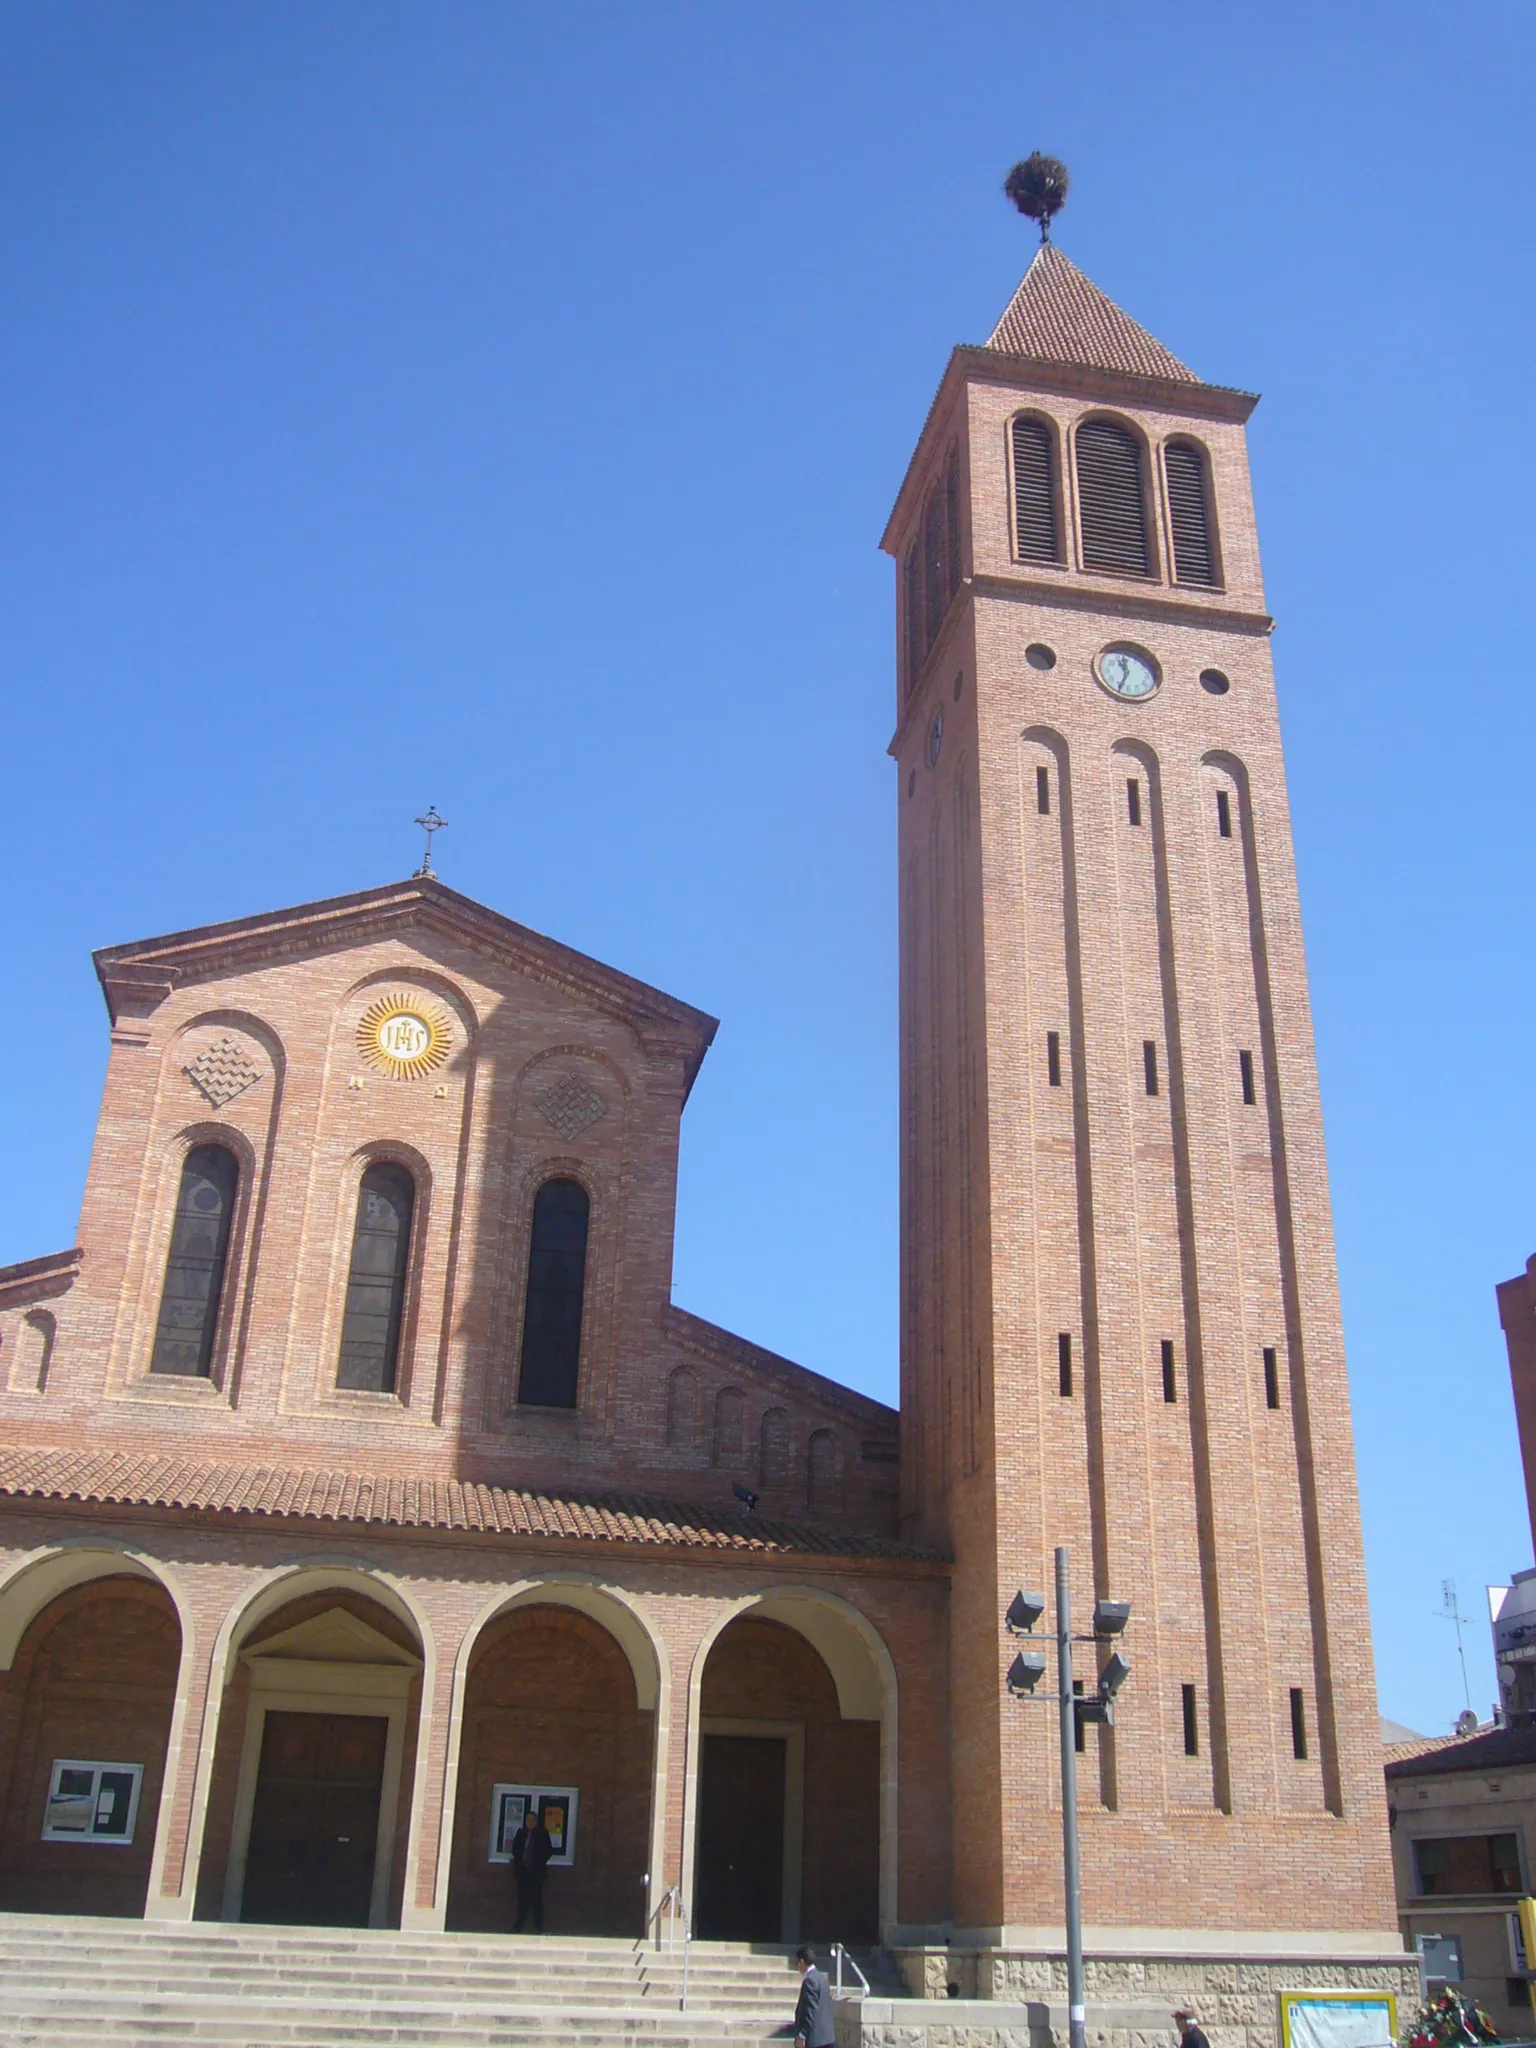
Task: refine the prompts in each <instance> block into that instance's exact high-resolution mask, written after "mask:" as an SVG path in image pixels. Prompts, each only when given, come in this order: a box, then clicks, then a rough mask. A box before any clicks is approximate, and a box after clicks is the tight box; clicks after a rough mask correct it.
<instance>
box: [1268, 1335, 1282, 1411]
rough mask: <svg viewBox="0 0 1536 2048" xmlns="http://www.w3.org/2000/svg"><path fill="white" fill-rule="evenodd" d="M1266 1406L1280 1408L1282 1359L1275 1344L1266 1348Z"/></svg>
mask: <svg viewBox="0 0 1536 2048" xmlns="http://www.w3.org/2000/svg"><path fill="white" fill-rule="evenodd" d="M1264 1406H1265V1407H1266V1408H1278V1407H1279V1406H1280V1359H1279V1355H1278V1353H1277V1352H1276V1350H1275V1347H1274V1346H1273V1344H1266V1345H1265V1346H1264Z"/></svg>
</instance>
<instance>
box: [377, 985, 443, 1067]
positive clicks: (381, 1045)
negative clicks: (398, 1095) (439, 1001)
mask: <svg viewBox="0 0 1536 2048" xmlns="http://www.w3.org/2000/svg"><path fill="white" fill-rule="evenodd" d="M451 1044H452V1034H451V1032H450V1030H449V1027H448V1019H447V1018H446V1017H445V1016H444V1015H443V1013H442V1011H441V1010H440V1009H439V1008H438V1007H437V1005H436V1004H435V1003H429V1002H427V1001H426V1000H425V999H424V998H423V997H421V996H418V995H405V994H401V995H389V996H383V997H381V998H380V1000H379V1001H378V1002H376V1003H373V1004H371V1005H370V1006H369V1008H368V1009H366V1010H365V1011H364V1012H363V1015H362V1017H361V1019H360V1020H359V1023H358V1027H357V1049H358V1051H359V1052H360V1053H361V1054H362V1056H363V1058H364V1059H365V1060H366V1061H367V1062H368V1064H369V1066H371V1067H373V1068H375V1069H376V1070H377V1071H378V1072H379V1073H382V1074H388V1075H389V1076H390V1078H391V1079H392V1080H396V1081H416V1080H419V1079H420V1078H421V1076H422V1075H423V1074H430V1073H432V1072H433V1070H434V1069H435V1068H437V1067H440V1066H441V1065H442V1064H443V1061H444V1060H445V1059H447V1057H448V1051H449V1047H450V1045H451Z"/></svg>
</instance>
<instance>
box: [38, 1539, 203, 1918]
mask: <svg viewBox="0 0 1536 2048" xmlns="http://www.w3.org/2000/svg"><path fill="white" fill-rule="evenodd" d="M125 1567H126V1569H125ZM92 1571H94V1573H95V1575H94V1576H90V1577H87V1578H85V1580H84V1583H75V1584H72V1585H70V1586H69V1588H68V1590H67V1591H64V1592H61V1593H57V1594H55V1595H54V1597H52V1598H51V1599H47V1600H45V1602H44V1603H43V1604H42V1606H41V1607H40V1609H39V1610H38V1611H36V1612H35V1613H33V1614H32V1615H31V1617H30V1619H28V1620H27V1621H26V1623H25V1625H24V1626H22V1627H20V1628H19V1631H18V1635H19V1639H18V1640H17V1641H16V1644H15V1651H14V1655H13V1656H12V1659H11V1663H10V1668H9V1670H8V1671H6V1672H5V1673H4V1674H3V1679H0V1785H3V1786H4V1787H5V1794H4V1806H3V1808H0V1910H4V1911H7V1912H13V1913H15V1912H34V1913H100V1914H108V1915H113V1916H117V1917H122V1918H130V1919H133V1918H138V1917H140V1916H142V1914H143V1911H144V1902H145V1898H146V1896H147V1893H148V1887H149V1874H150V1865H151V1861H152V1859H153V1856H154V1846H155V1829H156V1825H157V1822H158V1819H159V1810H160V1791H161V1786H162V1783H163V1780H164V1775H165V1757H166V1747H167V1744H168V1741H169V1738H170V1730H171V1715H172V1710H173V1708H174V1706H175V1701H176V1679H177V1673H178V1671H179V1669H180V1665H181V1624H180V1621H179V1619H178V1617H177V1613H176V1607H175V1603H174V1602H173V1600H172V1599H171V1596H170V1594H169V1593H168V1592H167V1591H166V1589H165V1588H164V1587H163V1586H162V1585H160V1584H159V1583H158V1581H156V1580H155V1579H153V1578H151V1577H149V1576H148V1575H147V1574H145V1573H143V1572H142V1571H141V1570H139V1569H136V1568H134V1567H133V1566H131V1565H130V1564H129V1561H128V1560H127V1559H126V1558H122V1557H115V1556H105V1555H103V1556H91V1555H87V1554H84V1553H79V1552H75V1553H66V1554H62V1555H61V1556H60V1557H58V1558H55V1559H51V1560H48V1561H47V1562H46V1563H45V1564H44V1565H42V1566H40V1567H38V1568H37V1569H36V1572H35V1574H34V1576H33V1578H32V1580H31V1581H29V1582H28V1585H26V1586H24V1585H22V1584H21V1583H19V1582H18V1583H17V1584H16V1585H14V1586H13V1587H11V1588H8V1589H7V1596H8V1599H9V1600H10V1604H11V1605H14V1604H15V1601H16V1599H19V1598H22V1597H24V1596H25V1595H26V1594H27V1593H28V1592H29V1591H30V1590H31V1589H32V1588H40V1587H43V1586H44V1585H45V1584H49V1583H53V1582H56V1581H57V1580H58V1579H59V1578H60V1577H61V1576H64V1575H66V1574H67V1576H68V1577H69V1578H72V1579H77V1580H78V1579H79V1578H80V1577H81V1576H82V1574H84V1573H87V1572H92ZM21 1618H22V1617H21V1613H20V1612H18V1613H17V1614H16V1615H15V1617H14V1619H15V1620H16V1621H17V1622H18V1623H19V1622H20V1621H21Z"/></svg>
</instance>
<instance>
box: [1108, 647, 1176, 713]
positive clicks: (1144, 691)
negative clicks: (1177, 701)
mask: <svg viewBox="0 0 1536 2048" xmlns="http://www.w3.org/2000/svg"><path fill="white" fill-rule="evenodd" d="M1093 672H1094V674H1095V675H1096V676H1097V677H1098V679H1099V681H1100V682H1101V683H1102V684H1103V685H1104V688H1105V689H1106V690H1108V692H1109V694H1110V695H1111V696H1112V697H1125V698H1128V699H1130V700H1131V701H1132V702H1134V701H1135V700H1136V699H1137V698H1139V697H1150V696H1152V695H1153V694H1154V693H1155V692H1156V690H1157V689H1158V687H1159V685H1160V684H1161V682H1162V680H1163V678H1162V676H1161V674H1160V673H1159V670H1158V666H1157V663H1156V662H1155V661H1154V660H1153V659H1152V657H1151V655H1150V654H1148V653H1147V652H1146V650H1145V649H1144V648H1141V647H1106V648H1104V649H1103V650H1102V651H1101V652H1100V653H1099V654H1098V655H1097V656H1096V657H1095V659H1094V664H1093Z"/></svg>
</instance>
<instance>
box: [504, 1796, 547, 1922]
mask: <svg viewBox="0 0 1536 2048" xmlns="http://www.w3.org/2000/svg"><path fill="white" fill-rule="evenodd" d="M554 1853H555V1845H554V1843H553V1842H552V1841H551V1840H550V1839H549V1830H548V1828H546V1827H545V1825H544V1823H543V1821H542V1820H541V1819H540V1817H539V1810H538V1808H537V1807H536V1806H535V1805H534V1804H533V1803H532V1801H530V1802H529V1804H528V1805H527V1807H525V1808H524V1811H523V1824H522V1826H521V1827H520V1828H519V1829H518V1831H517V1833H516V1834H515V1835H514V1836H513V1837H512V1875H513V1876H514V1877H515V1878H516V1879H517V1924H516V1926H515V1927H514V1928H513V1929H512V1932H513V1933H514V1934H521V1933H522V1931H523V1922H524V1921H525V1920H526V1919H528V1918H529V1916H530V1915H531V1916H532V1919H533V1931H534V1933H535V1934H542V1933H543V1932H544V1871H545V1868H546V1866H547V1865H548V1863H549V1859H550V1857H551V1856H553V1855H554Z"/></svg>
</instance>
